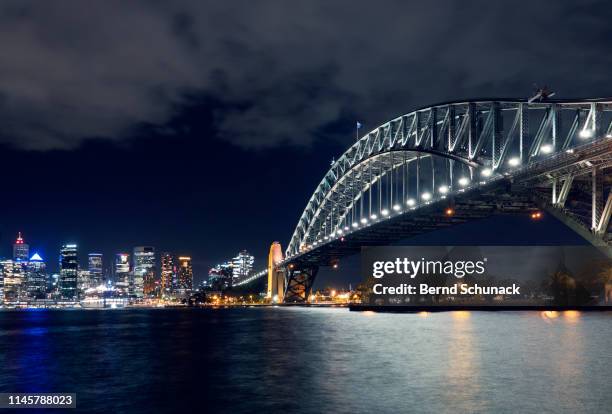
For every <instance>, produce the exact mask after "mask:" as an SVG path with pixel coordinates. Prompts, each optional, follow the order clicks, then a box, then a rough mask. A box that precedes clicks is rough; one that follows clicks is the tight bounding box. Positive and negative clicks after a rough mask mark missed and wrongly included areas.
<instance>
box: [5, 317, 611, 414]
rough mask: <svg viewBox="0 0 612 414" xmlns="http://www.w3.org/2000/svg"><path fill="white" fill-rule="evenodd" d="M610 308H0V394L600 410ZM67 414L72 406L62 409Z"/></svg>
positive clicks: (353, 408) (101, 402)
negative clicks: (407, 311)
mask: <svg viewBox="0 0 612 414" xmlns="http://www.w3.org/2000/svg"><path fill="white" fill-rule="evenodd" d="M611 323H612V313H609V312H602V313H577V312H566V313H552V312H549V313H540V312H508V313H503V312H495V313H486V312H470V313H467V312H452V313H439V314H427V315H424V314H373V313H356V312H349V311H347V310H346V309H337V308H324V309H312V308H311V309H307V308H247V309H220V310H198V309H184V310H180V309H176V310H161V309H160V310H145V309H134V310H115V311H111V310H107V311H93V310H92V311H5V312H0V329H1V330H0V367H1V371H0V392H37V391H38V392H76V393H77V404H78V408H77V411H88V412H114V413H145V412H181V411H182V412H185V413H190V412H231V413H242V412H248V413H251V412H262V413H274V412H302V413H321V412H327V411H333V412H340V413H371V412H378V413H397V412H416V413H418V412H438V413H439V412H453V413H456V412H477V413H478V412H495V413H504V412H508V413H516V412H551V413H553V412H554V413H576V412H586V413H588V412H591V413H602V412H610V409H611V408H610V407H612V392H611V391H610V390H611V387H610V373H611V372H612V352H611V349H612V330H611V329H610V325H611ZM71 412H75V411H71Z"/></svg>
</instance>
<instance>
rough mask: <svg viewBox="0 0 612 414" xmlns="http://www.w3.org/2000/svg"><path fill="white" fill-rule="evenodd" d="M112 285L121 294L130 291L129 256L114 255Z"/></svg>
mask: <svg viewBox="0 0 612 414" xmlns="http://www.w3.org/2000/svg"><path fill="white" fill-rule="evenodd" d="M113 273H114V277H113V279H114V280H113V284H114V285H115V288H117V289H118V290H119V292H120V293H121V294H126V295H127V294H128V293H129V289H130V279H131V276H130V255H129V254H127V253H117V254H116V255H115V268H114V272H113Z"/></svg>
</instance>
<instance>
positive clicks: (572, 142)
mask: <svg viewBox="0 0 612 414" xmlns="http://www.w3.org/2000/svg"><path fill="white" fill-rule="evenodd" d="M611 169H612V99H580V100H545V101H542V102H531V103H529V102H527V101H526V100H514V99H479V100H472V101H462V102H448V103H443V104H439V105H434V106H429V107H425V108H422V109H419V110H416V111H414V112H411V113H408V114H406V115H402V116H400V117H397V118H395V119H392V120H390V121H388V122H386V123H384V124H382V125H380V126H378V127H377V128H374V129H373V130H371V131H370V132H368V133H366V134H364V135H363V136H361V137H358V139H357V141H356V142H355V143H354V144H353V145H352V146H351V147H350V148H348V149H347V150H346V151H345V152H344V154H342V156H341V157H340V158H339V159H338V160H337V161H335V162H334V163H333V165H332V166H331V168H330V169H329V170H328V171H327V173H326V174H325V176H324V177H323V179H322V180H321V182H320V183H319V185H318V186H317V188H316V189H315V190H314V193H313V194H312V197H311V198H310V200H308V203H307V204H306V207H305V208H304V211H303V213H302V215H301V217H300V218H299V220H298V222H297V225H296V228H295V230H294V232H293V235H292V237H291V240H290V241H289V244H288V246H287V249H286V251H285V252H284V254H283V252H282V251H281V247H280V244H278V243H276V242H275V243H274V244H273V245H272V247H271V249H270V258H269V263H268V268H267V269H265V270H263V271H261V272H259V273H256V274H254V275H252V276H250V277H248V278H246V279H244V280H242V281H240V282H238V283H237V284H235V285H236V286H240V285H247V284H249V283H251V282H253V281H255V280H257V279H258V278H261V277H264V276H267V277H268V296H269V297H270V298H274V299H275V300H276V301H278V302H284V303H296V302H297V303H299V302H305V301H306V300H307V298H308V295H309V293H310V290H311V288H312V283H313V281H314V279H315V277H316V274H317V271H318V269H319V267H321V266H336V265H337V263H338V260H340V259H341V258H342V257H345V256H347V255H352V254H355V253H357V252H358V251H359V250H360V248H361V247H362V246H375V245H387V244H393V243H396V242H398V241H400V240H405V239H408V238H410V237H412V236H414V235H417V234H421V233H425V232H430V231H434V230H437V229H441V228H444V227H448V226H453V225H456V224H460V223H465V222H468V221H471V220H476V219H479V218H484V217H487V216H490V215H492V214H532V217H535V218H537V217H539V214H541V212H542V211H546V212H547V213H549V214H551V215H553V216H554V217H556V218H557V219H559V220H560V221H561V222H563V223H564V224H565V225H567V226H568V227H569V228H571V229H572V230H574V231H575V232H577V233H578V234H579V235H581V236H582V237H583V238H585V239H586V240H587V241H588V242H590V243H591V244H593V245H594V246H597V247H598V248H599V249H601V250H602V251H603V252H604V253H605V254H606V255H608V257H612V234H611V232H610V216H611V213H612V192H611V189H612V174H610V171H611Z"/></svg>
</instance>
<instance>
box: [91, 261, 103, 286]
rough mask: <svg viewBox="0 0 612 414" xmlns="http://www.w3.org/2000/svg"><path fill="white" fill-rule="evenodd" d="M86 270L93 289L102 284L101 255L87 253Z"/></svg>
mask: <svg viewBox="0 0 612 414" xmlns="http://www.w3.org/2000/svg"><path fill="white" fill-rule="evenodd" d="M87 270H89V277H90V280H91V284H92V285H93V287H96V286H99V285H101V284H103V283H104V274H103V271H102V254H101V253H89V255H88V256H87Z"/></svg>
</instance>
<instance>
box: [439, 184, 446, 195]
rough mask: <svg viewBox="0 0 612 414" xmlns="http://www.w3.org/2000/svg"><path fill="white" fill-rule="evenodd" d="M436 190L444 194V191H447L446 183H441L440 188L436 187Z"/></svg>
mask: <svg viewBox="0 0 612 414" xmlns="http://www.w3.org/2000/svg"><path fill="white" fill-rule="evenodd" d="M438 191H439V192H440V194H446V193H448V186H447V185H441V186H440V188H438Z"/></svg>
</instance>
